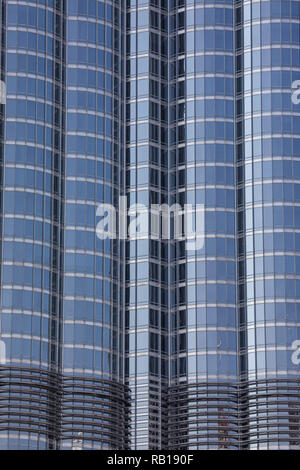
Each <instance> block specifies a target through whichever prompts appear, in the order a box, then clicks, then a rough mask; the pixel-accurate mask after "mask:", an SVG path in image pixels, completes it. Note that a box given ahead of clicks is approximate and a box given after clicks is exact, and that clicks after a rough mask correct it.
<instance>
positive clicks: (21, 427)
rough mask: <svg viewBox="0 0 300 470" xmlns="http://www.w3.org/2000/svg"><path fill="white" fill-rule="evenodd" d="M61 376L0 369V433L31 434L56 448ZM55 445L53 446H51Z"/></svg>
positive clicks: (38, 371)
mask: <svg viewBox="0 0 300 470" xmlns="http://www.w3.org/2000/svg"><path fill="white" fill-rule="evenodd" d="M60 379H61V377H60V376H59V375H57V374H55V373H52V372H49V371H43V370H41V369H33V368H25V367H23V368H21V367H20V368H18V367H4V366H0V432H7V433H25V434H26V433H33V434H35V435H38V436H40V437H44V438H45V439H47V441H48V448H53V447H56V445H57V443H58V439H59V434H60V415H61V409H60V406H61V380H60ZM55 443H56V445H55Z"/></svg>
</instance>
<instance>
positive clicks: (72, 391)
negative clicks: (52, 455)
mask: <svg viewBox="0 0 300 470" xmlns="http://www.w3.org/2000/svg"><path fill="white" fill-rule="evenodd" d="M61 408H62V417H61V437H62V445H61V448H62V449H68V448H69V449H73V450H82V449H86V450H88V449H90V450H91V449H94V450H100V449H103V450H108V449H118V450H124V449H128V448H129V445H130V425H129V395H128V392H127V390H126V388H125V386H122V385H120V384H116V383H115V382H111V381H107V380H101V379H92V378H89V377H77V376H76V377H74V376H73V377H64V380H63V387H62V407H61Z"/></svg>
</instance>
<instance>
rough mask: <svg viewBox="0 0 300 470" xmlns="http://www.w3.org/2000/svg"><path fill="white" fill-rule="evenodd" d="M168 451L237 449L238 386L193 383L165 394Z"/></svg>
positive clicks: (172, 388)
mask: <svg viewBox="0 0 300 470" xmlns="http://www.w3.org/2000/svg"><path fill="white" fill-rule="evenodd" d="M168 410H169V420H168V431H169V432H168V434H169V442H168V447H169V449H174V450H175V449H190V448H193V449H208V448H217V449H237V448H238V447H239V444H238V421H239V413H238V386H235V385H232V384H227V383H193V384H184V385H179V386H177V387H171V388H170V389H169V394H168Z"/></svg>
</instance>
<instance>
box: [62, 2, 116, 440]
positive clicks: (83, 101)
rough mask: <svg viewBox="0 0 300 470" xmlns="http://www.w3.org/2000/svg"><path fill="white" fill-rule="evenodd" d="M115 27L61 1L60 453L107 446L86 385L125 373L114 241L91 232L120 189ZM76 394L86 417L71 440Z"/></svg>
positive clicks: (99, 13)
mask: <svg viewBox="0 0 300 470" xmlns="http://www.w3.org/2000/svg"><path fill="white" fill-rule="evenodd" d="M123 23H124V11H123V7H122V6H121V2H110V1H105V2H96V1H89V2H85V1H79V2H68V5H67V20H66V31H67V37H66V165H65V232H64V234H65V238H64V241H65V243H64V248H65V251H64V253H65V254H64V261H65V262H64V267H65V270H64V330H63V331H64V333H63V359H62V372H63V374H64V375H65V376H70V379H68V380H67V379H66V381H65V380H64V383H63V389H67V390H68V389H69V385H68V383H69V380H72V381H73V387H74V393H75V395H74V398H73V400H74V401H73V402H72V403H73V404H72V406H71V403H70V406H69V407H68V414H67V415H66V416H67V418H66V420H67V421H66V423H65V424H63V428H62V433H63V442H62V446H63V448H69V447H70V446H71V442H70V435H71V434H72V430H73V435H72V438H73V440H78V439H79V438H78V432H80V433H82V434H81V440H82V441H83V448H99V446H100V447H101V446H102V447H103V448H105V447H106V448H109V446H110V443H111V442H112V439H113V438H112V437H110V430H109V429H108V430H107V436H106V439H104V440H103V442H102V444H101V439H100V436H101V433H102V435H103V436H104V434H103V432H102V431H101V427H100V429H99V430H98V431H97V426H98V425H99V424H100V421H97V418H96V417H95V421H93V420H91V418H90V413H89V405H88V400H89V394H90V393H91V392H90V391H89V390H90V389H89V387H88V385H87V383H88V381H93V380H94V381H95V388H94V389H96V384H97V383H98V382H97V381H100V382H99V384H101V383H102V382H101V380H104V381H105V380H110V381H116V382H119V381H120V382H121V383H122V377H123V373H124V371H123V360H122V358H123V353H122V350H123V348H124V342H123V334H124V333H123V332H124V311H123V305H124V299H123V298H122V296H123V295H124V290H123V289H122V278H123V269H124V268H123V264H122V259H121V255H120V252H121V243H122V242H120V240H119V239H118V238H115V239H114V238H112V237H107V238H101V237H100V236H98V232H97V227H98V223H100V221H101V217H103V216H104V215H105V212H102V211H100V212H98V208H99V207H100V208H101V207H104V206H103V205H107V206H108V205H111V206H113V207H114V208H116V209H117V208H118V204H119V196H120V195H121V194H122V188H123V185H122V183H123V181H122V175H123V172H122V159H123V152H124V150H123V128H122V121H123V115H122V113H123V111H124V103H123V94H124V84H123V81H122V75H121V72H122V69H123V57H122V48H124V42H123V41H124V38H123V35H122V31H123ZM99 215H100V217H99ZM77 377H78V379H77ZM81 377H86V381H87V382H86V384H85V385H82V384H83V379H82V378H81ZM120 386H121V385H120ZM117 388H118V385H117V384H116V389H117ZM80 389H82V395H83V396H85V398H82V399H83V401H84V402H86V403H87V409H86V413H83V414H82V417H81V418H82V419H81V421H82V423H81V428H80V429H81V430H80V431H78V432H77V425H78V417H77V414H76V412H75V410H76V404H78V402H77V398H76V393H79V390H80ZM76 390H78V392H76ZM68 397H69V400H71V397H72V394H69V395H68ZM71 409H73V410H74V413H73V414H72V413H71V412H70V410H71ZM109 409H111V408H109ZM111 412H112V413H113V409H111ZM109 413H110V412H109ZM107 416H108V415H107ZM99 419H100V417H99ZM105 419H108V421H109V420H110V418H105V416H103V420H104V421H103V426H105V424H104V423H105ZM97 436H98V437H97ZM124 439H125V438H124ZM79 440H80V439H79ZM112 446H113V447H114V448H115V447H116V442H115V444H112Z"/></svg>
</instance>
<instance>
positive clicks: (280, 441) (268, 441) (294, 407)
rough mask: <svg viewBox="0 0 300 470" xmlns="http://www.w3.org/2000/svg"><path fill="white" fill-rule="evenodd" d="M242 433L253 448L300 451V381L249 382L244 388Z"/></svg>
mask: <svg viewBox="0 0 300 470" xmlns="http://www.w3.org/2000/svg"><path fill="white" fill-rule="evenodd" d="M242 412H243V413H244V416H245V415H246V416H248V422H247V421H246V420H242V421H241V423H242V428H241V433H243V435H244V439H245V440H244V444H246V446H247V447H250V448H253V449H279V448H280V449H284V448H286V449H298V450H299V449H300V379H286V378H283V379H269V380H257V381H249V382H248V383H247V384H244V385H242V386H241V390H240V413H242Z"/></svg>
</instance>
